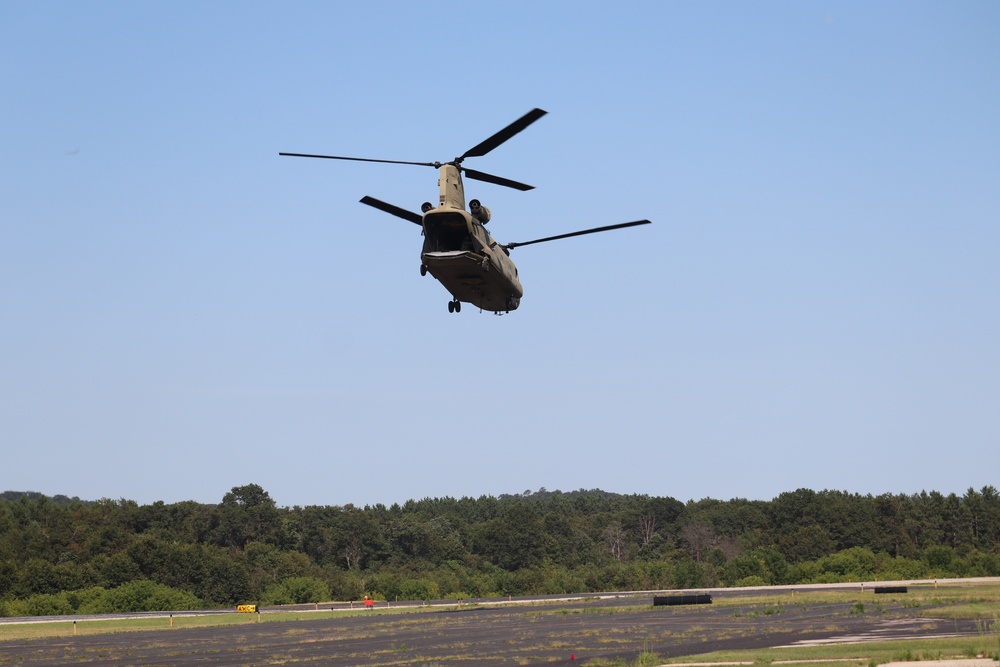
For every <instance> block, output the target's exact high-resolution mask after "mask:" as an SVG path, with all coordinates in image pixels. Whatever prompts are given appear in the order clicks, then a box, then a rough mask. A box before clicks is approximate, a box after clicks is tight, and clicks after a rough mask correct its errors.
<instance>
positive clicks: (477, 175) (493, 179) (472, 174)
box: [462, 168, 535, 192]
mask: <svg viewBox="0 0 1000 667" xmlns="http://www.w3.org/2000/svg"><path fill="white" fill-rule="evenodd" d="M462 171H464V172H465V175H466V176H468V177H469V178H471V179H473V180H476V181H484V182H486V183H495V184H496V185H503V186H505V187H508V188H514V189H515V190H521V191H522V192H523V191H525V190H534V189H535V186H534V185H527V184H525V183H518V182H517V181H512V180H510V179H509V178H503V177H501V176H494V175H493V174H486V173H483V172H481V171H476V170H475V169H465V168H463V169H462Z"/></svg>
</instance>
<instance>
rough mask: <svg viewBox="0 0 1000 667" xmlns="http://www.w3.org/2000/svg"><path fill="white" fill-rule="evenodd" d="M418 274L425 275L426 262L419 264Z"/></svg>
mask: <svg viewBox="0 0 1000 667" xmlns="http://www.w3.org/2000/svg"><path fill="white" fill-rule="evenodd" d="M420 275H422V276H426V275H427V265H426V264H421V265H420Z"/></svg>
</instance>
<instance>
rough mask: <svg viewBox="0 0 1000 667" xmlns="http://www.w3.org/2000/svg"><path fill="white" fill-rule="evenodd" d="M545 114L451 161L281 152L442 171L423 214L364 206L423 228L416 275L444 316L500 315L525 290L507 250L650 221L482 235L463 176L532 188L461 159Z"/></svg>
mask: <svg viewBox="0 0 1000 667" xmlns="http://www.w3.org/2000/svg"><path fill="white" fill-rule="evenodd" d="M546 113H547V112H545V111H542V110H541V109H534V110H532V111H530V112H528V113H526V114H525V115H524V116H522V117H521V118H519V119H518V120H516V121H514V122H513V123H511V124H510V125H508V126H507V127H505V128H504V129H502V130H500V131H499V132H497V133H496V134H494V135H493V136H491V137H490V138H489V139H486V140H485V141H483V142H481V143H480V144H478V145H476V146H474V147H472V148H470V149H469V150H467V151H465V153H463V154H462V155H460V156H458V157H456V158H455V159H454V160H452V161H451V162H445V163H441V162H406V161H402V160H374V159H371V158H359V157H343V156H340V155H311V154H306V153H279V155H286V156H290V157H311V158H323V159H327V160H352V161H355V162H381V163H386V164H413V165H419V166H424V167H434V168H435V169H439V170H440V176H439V178H438V188H439V191H440V192H439V196H438V205H437V206H434V205H433V204H431V203H430V202H425V203H424V204H423V205H422V206H421V207H420V209H421V211H422V213H423V215H420V214H418V213H414V212H412V211H408V210H406V209H404V208H400V207H399V206H395V205H393V204H388V203H386V202H384V201H380V200H378V199H375V198H374V197H367V196H366V197H363V198H362V199H361V203H362V204H367V205H369V206H372V207H374V208H377V209H379V210H380V211H384V212H386V213H389V214H391V215H394V216H396V217H399V218H402V219H403V220H407V221H409V222H412V223H413V224H415V225H419V226H420V227H421V228H422V229H423V236H424V246H423V250H422V251H421V253H420V261H421V263H420V275H422V276H423V275H427V274H428V273H430V274H431V275H432V276H434V277H435V278H437V280H438V282H440V283H441V284H442V285H444V288H445V289H446V290H448V291H449V292H450V293H451V295H452V300H451V301H449V302H448V312H450V313H458V312H461V310H462V302H463V301H464V302H466V303H471V304H473V305H475V306H478V307H479V308H480V309H481V310H488V311H493V312H494V313H496V314H498V315H499V314H502V313H505V312H510V311H512V310H515V309H516V308H517V307H518V305H520V303H521V297H522V296H523V295H524V289H523V288H522V287H521V281H520V280H518V276H517V267H516V266H514V262H513V261H512V260H511V259H510V250H511V249H512V248H516V247H518V246H523V245H530V244H532V243H544V242H546V241H556V240H559V239H566V238H570V237H572V236H582V235H583V234H594V233H596V232H608V231H611V230H613V229H623V228H625V227H634V226H636V225H648V224H650V221H649V220H637V221H635V222H626V223H622V224H618V225H610V226H607V227H596V228H593V229H584V230H582V231H578V232H570V233H568V234H559V235H558V236H549V237H546V238H542V239H535V240H533V241H522V242H519V243H518V242H515V243H507V244H503V245H501V244H499V243H497V242H496V241H494V240H493V238H492V237H491V236H490V233H489V232H488V231H486V227H485V225H486V223H488V222H489V221H490V210H489V209H488V208H486V207H485V206H483V205H482V204H481V203H480V202H479V200H478V199H473V200H472V201H470V202H469V210H466V209H465V189H464V187H463V186H462V172H465V175H466V176H467V177H469V178H471V179H473V180H477V181H485V182H486V183H493V184H496V185H503V186H505V187H508V188H514V189H515V190H522V191H523V190H531V189H533V186H531V185H525V184H524V183H518V182H517V181H512V180H510V179H507V178H501V177H500V176H493V175H491V174H486V173H483V172H481V171H475V170H473V169H468V168H466V167H463V166H462V162H463V161H464V160H465V158H469V157H482V156H483V155H486V154H487V153H489V152H490V151H492V150H493V149H495V148H497V147H498V146H500V145H501V144H502V143H504V142H505V141H507V140H508V139H510V138H511V137H513V136H514V135H515V134H517V133H518V132H520V131H521V130H523V129H525V128H526V127H528V126H529V125H531V124H532V123H534V122H535V121H536V120H538V119H539V118H541V117H542V116H544V115H545V114H546Z"/></svg>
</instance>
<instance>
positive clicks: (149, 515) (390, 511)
mask: <svg viewBox="0 0 1000 667" xmlns="http://www.w3.org/2000/svg"><path fill="white" fill-rule="evenodd" d="M996 575H1000V494H998V492H997V490H996V489H995V488H994V487H992V486H986V487H983V488H982V489H980V490H978V491H977V490H975V489H971V488H970V489H969V490H968V491H967V492H966V493H965V494H964V495H961V496H959V495H956V494H954V493H952V494H948V495H944V494H941V493H938V492H936V491H931V492H921V493H919V494H914V495H904V494H888V493H886V494H882V495H878V496H872V495H860V494H853V493H846V492H842V491H818V492H817V491H812V490H809V489H798V490H796V491H791V492H788V493H782V494H781V495H779V496H777V497H776V498H774V499H772V500H770V501H758V500H745V499H732V500H713V499H704V500H699V501H690V502H687V503H682V502H680V501H678V500H676V499H674V498H670V497H653V496H648V495H622V494H615V493H607V492H604V491H600V490H590V491H588V490H580V491H573V492H566V493H564V492H559V491H554V492H549V491H546V490H545V489H540V490H538V491H537V492H530V491H526V492H524V493H522V494H514V495H501V496H499V497H494V496H481V497H479V498H468V497H465V498H459V499H456V498H448V497H446V498H425V499H423V500H410V501H407V502H406V503H403V504H401V505H400V504H393V505H391V506H389V507H386V506H385V505H382V504H377V505H373V506H365V507H363V508H361V507H355V506H353V505H343V506H308V507H298V506H295V507H279V506H277V504H276V503H275V501H274V500H273V499H272V498H271V497H270V495H269V494H268V493H267V491H265V490H264V489H263V488H262V487H260V486H259V485H256V484H248V485H245V486H239V487H234V488H233V489H232V490H231V491H230V492H229V493H227V494H225V496H224V497H223V498H222V501H221V503H219V504H217V505H211V504H202V503H197V502H194V501H185V502H179V503H173V504H165V503H163V502H155V503H152V504H150V505H139V504H138V503H136V502H134V501H131V500H124V499H122V500H110V499H102V500H97V501H81V500H79V499H78V498H67V497H65V496H55V497H53V498H49V497H46V496H44V495H42V494H39V493H27V492H25V493H21V492H9V491H8V492H5V493H3V494H0V615H18V616H21V615H43V614H66V613H76V612H79V613H98V612H105V611H141V610H152V609H192V608H203V607H210V606H227V605H233V604H237V603H243V602H258V603H260V604H280V603H289V602H319V601H326V600H359V599H361V598H362V597H363V596H364V595H370V596H372V597H374V598H376V599H388V600H392V599H401V600H402V599H411V600H414V599H415V600H420V599H423V600H430V599H449V598H452V599H458V598H476V597H490V596H506V595H525V594H554V593H581V592H598V591H607V590H656V589H672V588H699V587H709V586H711V587H715V586H746V585H765V584H797V583H820V582H836V581H873V580H890V579H912V578H924V577H964V576H996Z"/></svg>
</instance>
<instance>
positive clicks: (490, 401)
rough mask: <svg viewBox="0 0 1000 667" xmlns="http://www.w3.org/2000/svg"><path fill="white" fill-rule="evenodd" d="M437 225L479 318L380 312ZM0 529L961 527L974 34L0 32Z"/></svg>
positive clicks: (31, 20)
mask: <svg viewBox="0 0 1000 667" xmlns="http://www.w3.org/2000/svg"><path fill="white" fill-rule="evenodd" d="M533 107H541V108H543V109H546V110H547V111H549V115H548V116H546V117H545V118H543V119H541V120H539V121H538V122H537V123H535V124H534V125H533V126H531V127H530V128H528V129H527V130H526V131H525V132H523V133H522V134H520V135H518V136H517V137H515V138H514V139H512V140H511V141H510V142H508V143H506V144H504V145H503V146H502V147H500V148H498V149H497V150H495V151H494V152H493V153H491V154H490V155H488V156H486V157H483V158H477V159H476V160H475V161H474V163H473V162H470V163H468V166H471V167H473V168H475V169H480V170H483V171H487V172H490V173H493V174H498V175H501V176H505V177H508V178H512V179H515V180H518V181H523V182H526V183H531V184H533V185H535V186H537V189H536V190H533V191H531V192H527V193H522V192H516V191H513V190H509V189H505V188H501V187H497V186H494V185H489V184H482V183H474V182H470V183H467V184H466V186H467V187H466V190H467V194H468V196H469V197H478V198H479V199H481V200H483V202H484V203H485V204H486V205H487V206H489V207H490V208H491V209H492V211H493V221H492V222H491V224H490V228H491V230H492V232H493V234H494V236H495V237H496V238H498V239H499V240H501V241H504V242H506V241H523V240H528V239H532V238H537V237H540V236H548V235H553V234H558V233H561V232H567V231H572V230H575V229H580V228H586V227H594V226H599V225H606V224H613V223H616V222H625V221H629V220H635V219H640V218H649V219H651V220H652V221H653V223H654V224H653V225H652V226H647V227H640V228H637V229H628V230H624V231H619V232H614V233H610V234H603V235H592V236H586V237H581V238H576V239H570V240H566V241H562V242H558V243H550V244H542V245H537V246H531V247H526V248H520V249H516V250H514V251H513V258H514V259H515V260H516V261H517V262H518V267H519V269H520V275H521V278H522V281H523V282H524V286H525V296H524V299H523V300H522V305H521V308H520V310H518V311H517V312H516V313H513V314H510V315H506V316H503V317H496V316H494V315H492V314H480V313H478V312H477V311H476V310H475V309H474V308H471V307H468V308H466V309H465V310H464V311H463V312H462V313H461V314H460V315H449V313H448V310H447V302H448V300H449V298H450V297H449V295H448V294H447V292H446V291H445V290H444V288H442V287H441V286H440V285H439V284H437V283H436V282H434V281H433V280H432V279H431V278H430V277H429V276H428V277H426V278H421V277H420V275H419V272H418V267H419V264H420V260H419V253H420V246H421V237H420V234H419V230H418V229H417V228H416V227H414V226H413V225H410V224H408V223H406V222H403V221H401V220H398V219H396V218H393V217H390V216H388V215H386V214H384V213H381V212H379V211H376V210H374V209H370V208H368V207H366V206H363V205H362V204H359V203H358V200H359V199H360V198H361V197H362V196H364V195H371V196H374V197H377V198H380V199H384V200H386V201H390V202H393V203H395V204H398V205H400V206H404V207H406V208H409V209H411V210H417V209H418V208H419V205H420V202H422V201H424V200H428V199H434V197H435V196H436V193H437V189H436V174H435V173H434V172H433V171H432V170H430V169H425V168H419V167H406V166H396V165H376V164H361V163H349V162H333V161H319V160H303V159H294V158H281V157H278V152H279V151H291V152H316V153H333V154H339V155H358V156H366V157H375V158H388V159H400V160H418V161H434V160H448V159H450V158H452V157H454V156H456V155H459V154H461V153H462V152H464V151H465V150H466V149H468V148H470V147H472V146H473V145H475V144H477V143H479V142H480V141H482V140H483V139H485V138H486V137H488V136H490V135H491V134H493V133H494V132H495V131H497V130H499V129H500V128H502V127H504V126H505V125H507V124H508V123H510V122H511V121H513V120H514V119H516V118H518V117H519V116H521V115H522V114H524V113H526V112H527V111H528V110H530V109H532V108H533ZM0 120H2V122H0V147H2V150H0V350H2V352H0V447H2V453H3V456H2V461H0V489H9V490H34V491H41V492H43V493H47V494H50V495H51V494H66V495H71V496H73V495H76V496H80V497H82V498H87V499H96V498H101V497H109V498H123V497H124V498H128V499H134V500H137V501H139V502H140V503H149V502H153V501H155V500H164V501H166V502H176V501H180V500H188V499H193V500H197V501H201V502H218V501H219V500H221V498H222V496H223V494H225V493H226V492H227V491H228V490H229V489H230V488H232V487H233V486H237V485H242V484H247V483H256V484H260V485H261V486H263V487H264V488H265V489H266V490H267V491H268V492H270V494H271V496H272V497H273V498H274V499H275V500H276V501H277V502H278V504H279V505H283V506H291V505H308V504H331V505H333V504H346V503H354V504H356V505H364V504H370V503H378V502H381V503H386V504H390V503H392V502H402V501H405V500H407V499H410V498H422V497H428V496H430V497H436V496H445V495H449V496H456V497H458V496H465V495H471V496H479V495H482V494H494V495H495V494H500V493H516V492H521V491H524V490H526V489H531V490H537V489H538V488H540V487H545V488H547V489H549V490H554V489H561V490H566V491H568V490H574V489H578V488H595V487H596V488H601V489H605V490H608V491H615V492H621V493H647V494H651V495H659V496H673V497H675V498H678V499H680V500H684V501H686V500H689V499H699V498H703V497H714V498H720V499H725V498H733V497H745V498H759V499H770V498H772V497H774V496H775V495H777V494H779V493H781V492H783V491H788V490H793V489H796V488H799V487H808V488H812V489H815V490H820V489H842V490H847V491H852V492H859V493H872V494H879V493H884V492H903V493H914V492H919V491H921V490H923V489H926V490H938V491H942V492H945V493H948V492H956V493H960V494H961V493H963V492H964V491H965V490H966V489H967V488H969V487H975V488H980V487H981V486H983V485H985V484H996V482H997V477H996V471H997V468H998V466H997V464H998V463H1000V299H998V287H1000V4H998V3H997V2H993V1H987V2H947V3H942V2H909V1H907V2H877V3H871V2H766V3H764V2H761V3H747V2H712V3H704V2H691V3H674V2H640V3H633V2H624V3H596V2H555V1H553V2H475V3H459V4H458V5H448V6H446V5H442V4H441V3H432V2H364V3H357V2H354V3H347V2H308V3H306V2H292V3H259V2H244V1H240V2H199V3H194V2H27V1H10V0H6V1H3V2H0Z"/></svg>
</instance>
